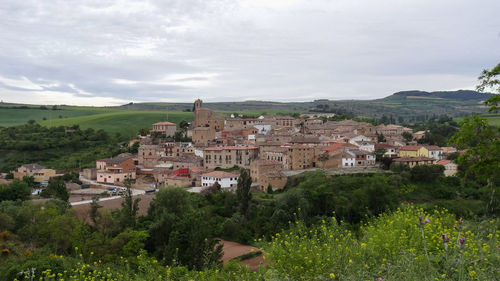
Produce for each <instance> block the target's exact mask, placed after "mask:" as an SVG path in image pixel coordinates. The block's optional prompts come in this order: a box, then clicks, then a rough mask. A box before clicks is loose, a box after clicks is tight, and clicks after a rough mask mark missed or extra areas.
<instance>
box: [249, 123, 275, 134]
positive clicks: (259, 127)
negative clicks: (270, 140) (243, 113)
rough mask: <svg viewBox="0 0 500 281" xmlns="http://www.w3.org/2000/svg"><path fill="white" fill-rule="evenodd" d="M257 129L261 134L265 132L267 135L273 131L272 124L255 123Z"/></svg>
mask: <svg viewBox="0 0 500 281" xmlns="http://www.w3.org/2000/svg"><path fill="white" fill-rule="evenodd" d="M253 126H254V127H255V128H256V129H257V130H259V134H264V135H267V134H268V133H269V132H271V129H272V127H271V125H270V124H256V125H253Z"/></svg>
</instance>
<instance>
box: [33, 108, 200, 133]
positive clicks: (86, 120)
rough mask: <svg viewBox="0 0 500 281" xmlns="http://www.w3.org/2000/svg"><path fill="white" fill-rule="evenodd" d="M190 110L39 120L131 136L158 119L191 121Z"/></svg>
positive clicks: (118, 111)
mask: <svg viewBox="0 0 500 281" xmlns="http://www.w3.org/2000/svg"><path fill="white" fill-rule="evenodd" d="M192 119H193V114H192V113H191V112H180V111H169V112H168V115H167V111H153V110H149V111H148V110H117V111H113V112H109V113H99V114H93V115H88V116H80V117H72V118H64V119H54V120H45V121H41V122H39V123H40V124H41V125H43V126H48V127H57V126H72V125H79V126H80V128H82V129H87V128H93V129H95V130H99V129H103V130H104V131H106V132H108V133H109V134H116V133H120V134H121V135H122V136H125V137H128V138H131V137H133V136H135V135H136V134H137V132H138V131H139V130H140V129H141V128H151V124H153V123H155V122H160V121H170V122H173V123H179V122H180V121H182V120H185V121H191V120H192Z"/></svg>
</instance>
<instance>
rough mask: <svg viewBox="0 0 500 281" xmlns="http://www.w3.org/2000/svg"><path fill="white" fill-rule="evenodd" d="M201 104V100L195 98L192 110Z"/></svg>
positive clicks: (198, 107)
mask: <svg viewBox="0 0 500 281" xmlns="http://www.w3.org/2000/svg"><path fill="white" fill-rule="evenodd" d="M202 105H203V102H202V101H201V100H200V99H197V100H195V101H194V107H193V112H194V111H196V110H197V109H200V108H201V107H202Z"/></svg>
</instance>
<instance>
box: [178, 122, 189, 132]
mask: <svg viewBox="0 0 500 281" xmlns="http://www.w3.org/2000/svg"><path fill="white" fill-rule="evenodd" d="M188 127H189V123H188V122H187V121H186V120H182V121H181V122H180V123H179V128H181V129H183V130H187V128H188Z"/></svg>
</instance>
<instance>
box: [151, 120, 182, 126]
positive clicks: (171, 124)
mask: <svg viewBox="0 0 500 281" xmlns="http://www.w3.org/2000/svg"><path fill="white" fill-rule="evenodd" d="M153 125H160V126H161V125H166V126H177V125H175V124H174V123H172V122H166V121H165V122H158V123H154V124H153Z"/></svg>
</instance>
